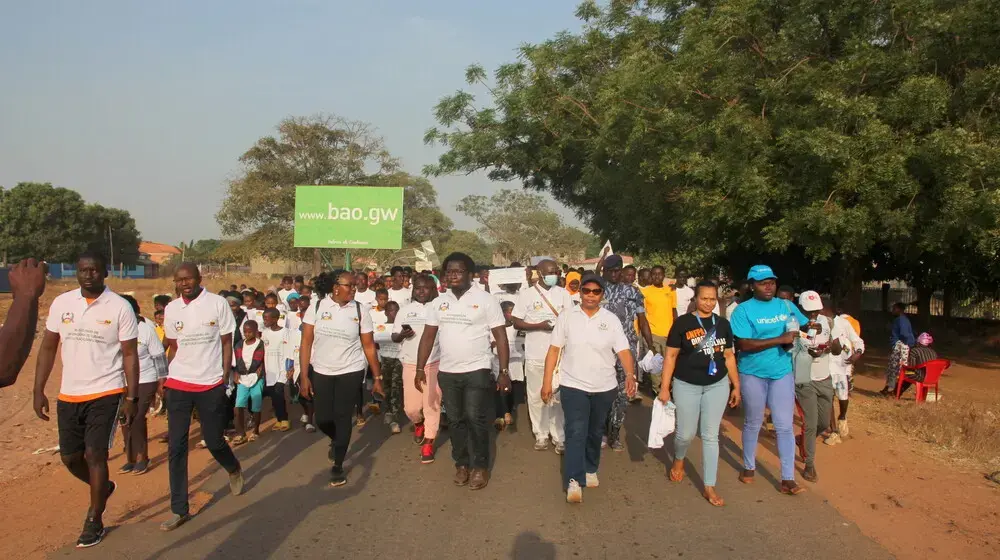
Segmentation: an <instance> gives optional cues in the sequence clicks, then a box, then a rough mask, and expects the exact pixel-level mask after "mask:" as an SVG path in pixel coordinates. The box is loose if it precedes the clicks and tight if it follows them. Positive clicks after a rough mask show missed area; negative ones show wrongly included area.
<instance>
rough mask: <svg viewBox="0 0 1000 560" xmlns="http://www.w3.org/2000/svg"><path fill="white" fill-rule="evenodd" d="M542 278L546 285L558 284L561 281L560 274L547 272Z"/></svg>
mask: <svg viewBox="0 0 1000 560" xmlns="http://www.w3.org/2000/svg"><path fill="white" fill-rule="evenodd" d="M542 280H543V281H544V282H545V285H546V286H555V285H556V284H558V283H559V275H558V274H546V275H545V276H542Z"/></svg>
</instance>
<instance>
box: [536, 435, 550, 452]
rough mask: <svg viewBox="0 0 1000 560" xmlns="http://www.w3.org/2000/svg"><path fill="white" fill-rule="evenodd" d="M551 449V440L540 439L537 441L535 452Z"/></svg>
mask: <svg viewBox="0 0 1000 560" xmlns="http://www.w3.org/2000/svg"><path fill="white" fill-rule="evenodd" d="M548 448H549V440H548V439H546V438H538V439H536V440H535V451H545V450H546V449H548Z"/></svg>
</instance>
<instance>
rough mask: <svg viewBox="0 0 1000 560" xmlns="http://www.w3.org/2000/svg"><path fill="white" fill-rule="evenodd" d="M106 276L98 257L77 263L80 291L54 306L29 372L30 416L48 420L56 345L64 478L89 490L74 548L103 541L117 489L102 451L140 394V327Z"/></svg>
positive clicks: (84, 257)
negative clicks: (32, 384)
mask: <svg viewBox="0 0 1000 560" xmlns="http://www.w3.org/2000/svg"><path fill="white" fill-rule="evenodd" d="M107 271H108V265H107V262H106V261H105V260H104V257H103V256H102V255H98V254H85V255H82V256H80V258H79V259H77V262H76V280H77V282H78V283H79V284H80V289H78V290H72V291H69V292H66V293H64V294H62V295H60V296H59V297H57V298H56V299H55V300H54V301H53V302H52V307H51V308H50V309H49V316H48V319H47V320H46V321H45V335H44V337H43V338H42V344H41V347H40V348H39V350H38V363H37V365H36V366H35V391H34V408H35V414H37V415H38V417H39V418H41V419H42V420H45V421H46V422H47V421H48V420H49V417H48V411H49V400H48V398H46V396H45V384H46V382H48V380H49V374H51V373H52V366H53V365H54V364H55V359H56V349H57V348H58V347H59V343H60V342H62V355H61V357H62V364H63V371H62V384H61V386H60V388H59V401H58V403H57V404H56V415H57V420H58V423H59V454H60V455H62V461H63V464H65V465H66V468H67V469H69V472H70V473H72V474H73V476H75V477H76V478H78V479H80V480H82V481H83V482H85V483H86V484H88V485H89V486H90V509H89V510H88V511H87V519H86V521H85V522H84V524H83V532H82V533H81V534H80V538H79V539H78V540H77V541H76V546H77V547H78V548H87V547H91V546H94V545H96V544H98V543H100V542H101V539H103V538H104V532H105V531H104V522H103V520H102V516H103V514H104V507H105V505H106V504H107V500H108V498H109V497H111V494H112V493H114V491H115V483H114V482H111V481H110V480H108V449H110V448H111V445H112V443H113V442H114V435H115V429H116V426H117V423H118V421H119V419H121V421H122V422H123V423H124V424H126V425H127V424H128V423H129V422H131V420H132V417H133V416H135V410H136V401H138V393H139V351H138V343H137V339H138V337H139V328H138V323H137V322H136V318H135V313H133V312H132V306H131V305H130V304H129V303H128V302H127V301H125V300H124V299H123V298H122V297H121V296H119V295H117V294H115V293H114V292H112V291H111V290H109V289H108V288H107V286H105V285H104V279H105V277H107V273H108V272H107ZM123 395H124V396H125V399H124V403H123V402H122V396H123Z"/></svg>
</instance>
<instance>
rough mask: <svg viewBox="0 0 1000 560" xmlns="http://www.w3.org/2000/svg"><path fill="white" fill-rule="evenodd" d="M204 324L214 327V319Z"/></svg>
mask: <svg viewBox="0 0 1000 560" xmlns="http://www.w3.org/2000/svg"><path fill="white" fill-rule="evenodd" d="M205 326H206V327H214V326H215V321H209V322H207V323H205Z"/></svg>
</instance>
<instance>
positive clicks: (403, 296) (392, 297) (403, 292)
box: [389, 288, 413, 307]
mask: <svg viewBox="0 0 1000 560" xmlns="http://www.w3.org/2000/svg"><path fill="white" fill-rule="evenodd" d="M389 301H394V302H396V303H398V304H399V306H400V307H402V306H404V305H406V304H407V303H410V302H411V301H413V290H411V289H410V288H400V289H398V290H393V289H392V288H389Z"/></svg>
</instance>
